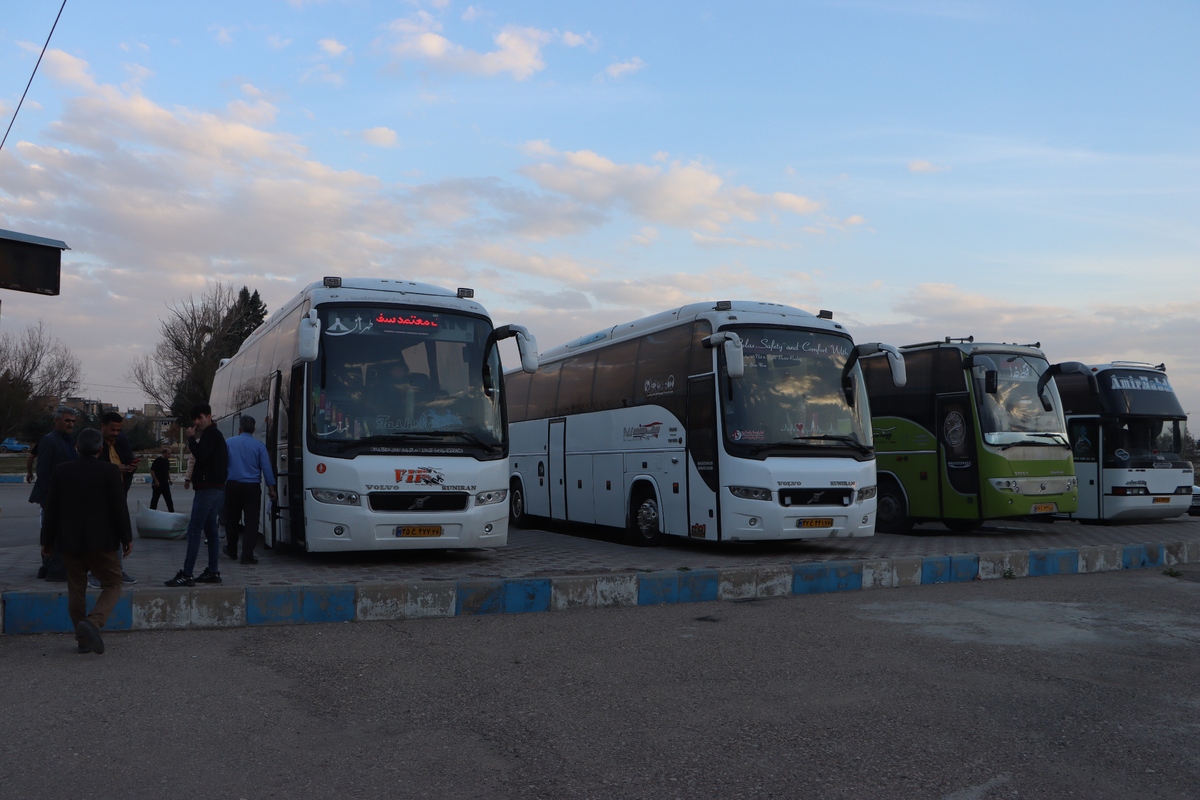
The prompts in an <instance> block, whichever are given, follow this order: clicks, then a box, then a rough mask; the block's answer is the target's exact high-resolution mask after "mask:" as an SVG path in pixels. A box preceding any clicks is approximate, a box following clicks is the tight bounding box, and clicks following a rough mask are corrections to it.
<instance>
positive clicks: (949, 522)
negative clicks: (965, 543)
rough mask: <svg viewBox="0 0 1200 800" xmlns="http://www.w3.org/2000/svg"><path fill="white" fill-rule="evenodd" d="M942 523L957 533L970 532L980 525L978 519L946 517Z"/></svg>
mask: <svg viewBox="0 0 1200 800" xmlns="http://www.w3.org/2000/svg"><path fill="white" fill-rule="evenodd" d="M942 524H943V525H945V526H946V527H947V528H949V529H950V530H952V531H954V532H955V533H970V532H971V531H973V530H975V529H976V528H978V527H979V524H980V523H979V520H977V519H944V520H942Z"/></svg>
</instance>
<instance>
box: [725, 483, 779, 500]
mask: <svg viewBox="0 0 1200 800" xmlns="http://www.w3.org/2000/svg"><path fill="white" fill-rule="evenodd" d="M729 493H730V494H732V495H733V496H734V497H740V498H742V499H743V500H770V499H771V490H770V489H759V488H757V487H755V486H730V487H729Z"/></svg>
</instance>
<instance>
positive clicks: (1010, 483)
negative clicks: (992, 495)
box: [992, 478, 1021, 492]
mask: <svg viewBox="0 0 1200 800" xmlns="http://www.w3.org/2000/svg"><path fill="white" fill-rule="evenodd" d="M992 488H993V489H995V490H996V491H997V492H1019V491H1021V484H1019V483H1018V482H1017V481H1014V480H1013V479H1012V478H993V479H992Z"/></svg>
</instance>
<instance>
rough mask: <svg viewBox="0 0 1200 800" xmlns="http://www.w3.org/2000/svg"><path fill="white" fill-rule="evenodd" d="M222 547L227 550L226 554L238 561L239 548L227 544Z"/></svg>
mask: <svg viewBox="0 0 1200 800" xmlns="http://www.w3.org/2000/svg"><path fill="white" fill-rule="evenodd" d="M221 549H222V550H224V551H225V555H227V556H229V557H230V558H232V559H233V560H234V561H237V550H234V549H233V548H232V547H230V546H229V545H225V546H224V547H222V548H221Z"/></svg>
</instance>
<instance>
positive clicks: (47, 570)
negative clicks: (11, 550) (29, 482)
mask: <svg viewBox="0 0 1200 800" xmlns="http://www.w3.org/2000/svg"><path fill="white" fill-rule="evenodd" d="M77 414H78V412H76V411H75V409H73V408H71V407H70V406H59V407H58V408H57V409H55V411H54V430H52V431H50V432H49V433H47V434H46V435H45V436H43V437H42V438H41V440H40V441H39V442H38V443H37V445H35V446H36V448H37V453H38V455H37V482H36V483H34V484H33V491H31V492H30V493H29V502H31V503H37V504H38V505H40V506H41V507H42V518H43V520H44V519H45V516H46V497H47V495H48V494H49V492H50V476H51V475H52V474H53V473H54V468H55V467H57V466H58V465H59V464H65V463H67V462H68V461H74V460H75V459H77V458H79V454H78V453H77V452H75V441H74V439H72V438H71V433H72V432H73V431H74V430H75V417H76V415H77ZM37 576H38V577H39V578H45V579H46V580H48V581H65V580H66V579H67V570H66V566H65V565H64V564H63V559H62V555H61V554H60V553H58V552H57V551H55V552H54V554H53V555H52V556H47V555H45V552H44V551H43V554H42V567H41V569H39V570H38V573H37Z"/></svg>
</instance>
